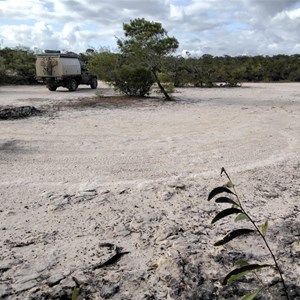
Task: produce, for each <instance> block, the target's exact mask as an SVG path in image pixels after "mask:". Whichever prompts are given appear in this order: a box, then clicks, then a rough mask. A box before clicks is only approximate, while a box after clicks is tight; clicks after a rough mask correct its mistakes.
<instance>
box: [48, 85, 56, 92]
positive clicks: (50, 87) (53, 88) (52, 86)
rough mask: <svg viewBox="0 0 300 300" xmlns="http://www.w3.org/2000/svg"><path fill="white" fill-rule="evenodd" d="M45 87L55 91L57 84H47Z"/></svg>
mask: <svg viewBox="0 0 300 300" xmlns="http://www.w3.org/2000/svg"><path fill="white" fill-rule="evenodd" d="M47 88H48V90H49V91H51V92H55V91H56V89H57V86H55V85H47Z"/></svg>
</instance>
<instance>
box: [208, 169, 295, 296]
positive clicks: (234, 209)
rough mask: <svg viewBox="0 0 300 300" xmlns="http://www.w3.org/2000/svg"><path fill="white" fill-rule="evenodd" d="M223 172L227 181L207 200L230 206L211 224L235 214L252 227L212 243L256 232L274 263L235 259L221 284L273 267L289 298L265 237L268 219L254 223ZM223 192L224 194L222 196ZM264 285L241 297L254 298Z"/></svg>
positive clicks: (221, 243) (231, 232)
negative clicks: (232, 266)
mask: <svg viewBox="0 0 300 300" xmlns="http://www.w3.org/2000/svg"><path fill="white" fill-rule="evenodd" d="M223 174H225V175H226V177H227V179H228V182H227V183H226V184H225V185H224V186H219V187H216V188H214V189H213V190H212V191H211V192H210V193H209V195H208V200H209V201H210V200H212V199H215V202H216V203H221V204H230V205H231V207H230V208H226V209H223V210H222V211H220V212H219V213H217V215H216V216H215V217H214V218H213V220H212V224H214V223H216V222H218V221H219V220H222V219H224V218H227V217H229V216H232V215H236V218H235V221H244V220H246V221H248V222H249V223H250V224H251V225H252V227H254V229H250V228H238V229H235V230H232V231H230V232H229V233H228V234H227V235H226V236H225V237H224V238H223V239H221V240H219V241H218V242H216V243H215V244H214V246H222V245H225V244H226V243H228V242H230V241H232V240H233V239H237V238H240V237H241V236H249V234H254V233H256V234H257V235H258V236H260V237H261V239H262V241H263V244H264V246H265V247H266V248H267V250H268V251H269V253H270V256H271V257H272V259H273V261H274V264H273V265H270V264H258V263H252V264H250V263H248V262H247V261H245V260H239V261H236V263H235V264H236V265H237V266H238V267H237V268H235V269H233V270H232V271H231V272H229V273H228V274H227V275H226V276H225V278H224V279H223V284H224V285H227V284H231V283H233V282H234V281H237V280H239V279H240V278H242V277H244V276H246V275H247V274H249V273H250V272H257V271H259V270H261V269H263V268H270V267H271V268H274V269H275V270H276V271H277V272H278V274H279V275H280V278H281V283H282V285H283V288H284V292H285V295H286V299H289V295H288V292H287V288H286V285H285V281H284V278H283V275H282V271H281V269H280V268H279V266H278V262H277V260H276V258H275V256H274V254H273V252H272V250H271V248H270V246H269V244H268V242H267V240H266V238H265V236H266V234H267V230H268V226H269V224H268V220H266V221H265V222H264V223H263V224H261V225H260V226H258V225H256V223H255V222H254V221H253V219H252V218H251V217H250V216H249V214H248V213H247V212H246V211H245V209H244V208H243V205H242V203H241V201H240V199H239V196H238V195H237V192H236V190H235V186H234V184H233V183H232V181H231V179H230V177H229V175H228V173H227V172H226V170H225V169H224V168H222V170H221V176H222V175H223ZM224 194H225V196H224ZM265 288H266V287H265V286H264V287H262V288H260V289H258V290H256V291H254V292H251V293H249V294H247V295H245V296H244V297H243V298H242V299H244V300H249V299H250V300H251V299H254V298H255V297H256V296H257V295H258V293H260V292H261V291H262V290H264V289H265Z"/></svg>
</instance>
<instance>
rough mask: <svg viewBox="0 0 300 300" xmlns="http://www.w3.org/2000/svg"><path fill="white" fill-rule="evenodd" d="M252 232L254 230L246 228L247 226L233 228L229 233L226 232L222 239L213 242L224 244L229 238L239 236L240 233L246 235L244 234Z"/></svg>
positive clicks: (219, 244) (218, 244)
mask: <svg viewBox="0 0 300 300" xmlns="http://www.w3.org/2000/svg"><path fill="white" fill-rule="evenodd" d="M252 232H254V230H252V229H247V228H244V229H237V230H234V231H231V232H230V233H228V234H227V235H226V236H225V237H224V238H223V239H222V240H220V241H218V242H216V243H215V244H214V246H221V245H224V244H226V243H228V242H230V241H231V240H233V239H235V238H236V237H239V236H241V235H246V234H249V233H252Z"/></svg>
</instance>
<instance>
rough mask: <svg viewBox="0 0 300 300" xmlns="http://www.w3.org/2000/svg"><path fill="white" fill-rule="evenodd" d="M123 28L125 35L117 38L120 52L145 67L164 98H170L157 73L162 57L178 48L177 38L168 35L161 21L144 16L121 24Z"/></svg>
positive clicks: (139, 65) (129, 59)
mask: <svg viewBox="0 0 300 300" xmlns="http://www.w3.org/2000/svg"><path fill="white" fill-rule="evenodd" d="M123 30H124V35H125V37H124V38H119V39H118V40H117V44H118V47H119V49H120V51H121V54H122V55H123V56H124V57H126V59H127V61H130V62H131V64H135V65H136V66H137V67H144V68H147V69H148V70H149V71H150V72H151V73H152V75H153V76H154V78H155V81H156V83H157V85H158V87H159V89H160V90H161V92H162V93H163V94H164V96H165V99H166V100H171V98H170V96H169V95H168V93H167V92H166V90H165V89H164V87H163V86H162V84H161V82H160V79H159V76H158V73H159V72H160V69H161V65H162V60H163V58H164V57H166V56H167V55H170V54H171V53H173V52H174V51H175V50H176V49H177V48H178V46H179V43H178V41H177V39H176V38H175V37H169V36H168V34H167V31H166V30H165V29H164V28H163V27H162V25H161V23H157V22H150V21H147V20H145V19H144V18H141V19H140V18H138V19H134V20H131V21H130V22H129V23H127V24H126V23H125V24H123Z"/></svg>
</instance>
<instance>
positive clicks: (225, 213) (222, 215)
mask: <svg viewBox="0 0 300 300" xmlns="http://www.w3.org/2000/svg"><path fill="white" fill-rule="evenodd" d="M239 213H242V211H241V210H240V209H238V208H227V209H224V210H222V211H221V212H219V213H218V214H217V215H216V216H215V217H214V218H213V220H212V221H211V224H214V223H216V222H217V221H219V220H221V219H222V218H225V217H227V216H230V215H233V214H239Z"/></svg>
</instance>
